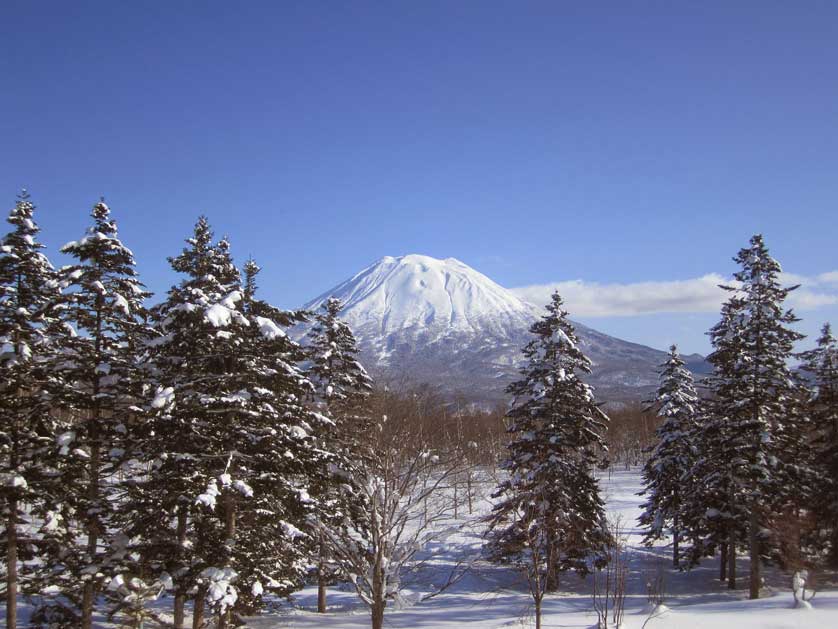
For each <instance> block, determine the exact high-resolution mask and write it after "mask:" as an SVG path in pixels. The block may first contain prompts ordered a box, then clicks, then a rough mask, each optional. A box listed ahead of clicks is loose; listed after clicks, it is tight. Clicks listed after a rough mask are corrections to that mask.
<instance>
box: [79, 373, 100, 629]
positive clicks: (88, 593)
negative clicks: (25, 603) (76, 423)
mask: <svg viewBox="0 0 838 629" xmlns="http://www.w3.org/2000/svg"><path fill="white" fill-rule="evenodd" d="M96 389H98V387H94V390H96ZM98 423H99V411H98V409H95V410H94V414H93V425H92V426H91V430H90V441H91V444H90V465H89V467H88V475H89V478H88V483H89V485H88V489H87V498H88V500H89V501H90V507H91V508H95V505H96V503H97V502H98V501H99V441H98V440H99V434H98V430H97V427H98ZM96 512H98V509H96ZM94 517H95V516H90V520H89V521H88V524H87V556H88V560H89V561H90V562H91V563H93V562H95V561H96V548H97V546H98V543H99V535H98V530H97V529H98V526H97V524H96V522H95V520H94ZM95 578H96V577H95V575H90V580H89V581H87V582H85V584H84V594H83V596H82V604H81V626H82V629H91V627H92V626H93V603H94V599H95V598H96V581H95Z"/></svg>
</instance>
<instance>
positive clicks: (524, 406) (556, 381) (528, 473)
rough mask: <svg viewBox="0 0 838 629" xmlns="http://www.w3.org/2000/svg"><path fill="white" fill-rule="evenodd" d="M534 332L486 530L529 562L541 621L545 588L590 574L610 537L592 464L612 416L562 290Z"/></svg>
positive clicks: (500, 551) (500, 548)
mask: <svg viewBox="0 0 838 629" xmlns="http://www.w3.org/2000/svg"><path fill="white" fill-rule="evenodd" d="M530 332H531V333H532V334H533V335H534V337H535V338H534V339H533V340H531V341H530V342H529V343H528V344H527V345H526V346H525V347H524V350H523V353H524V357H525V360H526V364H525V366H524V367H523V368H522V370H521V375H522V379H521V380H518V381H517V382H514V383H512V384H511V385H509V387H508V389H507V392H508V393H509V394H511V395H512V396H513V399H512V402H511V406H510V409H509V411H508V412H507V419H508V421H509V428H508V432H509V434H510V436H511V441H510V443H509V446H508V449H509V455H508V460H507V461H506V463H505V464H504V469H505V470H506V471H507V473H508V478H507V479H506V480H504V481H503V482H501V483H500V485H499V486H498V488H497V490H496V491H495V493H494V494H493V497H494V498H497V499H498V502H497V504H496V505H495V507H494V509H493V510H492V513H491V515H490V516H489V529H488V533H487V535H488V546H489V550H490V553H491V555H492V557H493V558H494V559H496V560H498V561H511V562H514V563H517V564H518V565H521V566H522V567H524V569H525V570H526V572H527V574H528V578H529V582H530V586H531V592H532V594H533V599H534V602H535V606H536V625H537V626H539V625H540V618H541V614H540V608H541V600H542V597H543V594H544V592H545V590H546V589H548V588H550V589H552V588H554V587H555V585H556V583H557V575H558V572H561V571H565V570H570V569H572V570H575V571H576V572H578V573H579V574H582V575H584V574H586V573H587V571H588V569H589V561H590V560H591V559H592V558H593V559H594V562H595V563H596V562H601V561H602V560H603V558H604V555H605V551H606V547H607V544H608V541H609V536H608V533H607V528H606V524H605V512H604V508H603V501H602V497H601V495H600V491H599V485H598V482H597V480H596V479H595V478H594V474H593V468H594V465H595V463H596V460H597V456H598V454H599V453H600V451H602V450H603V449H604V444H603V441H602V433H603V431H604V430H605V427H606V423H607V417H606V415H605V414H604V413H603V412H602V410H601V409H600V408H599V406H598V405H597V403H596V401H595V400H594V395H593V391H592V389H591V387H590V386H588V385H587V384H585V383H584V382H582V380H581V378H580V376H581V375H582V374H587V373H590V371H591V362H590V360H589V359H588V358H587V357H586V356H585V355H584V354H583V353H582V351H581V350H580V349H579V347H578V340H577V338H576V334H575V332H574V329H573V326H572V325H571V323H570V322H569V321H568V319H567V312H566V311H565V310H564V309H563V308H562V300H561V298H560V297H559V295H558V293H554V294H553V297H552V301H551V302H550V303H549V304H548V305H547V313H546V314H545V315H544V317H542V318H541V319H540V320H539V321H537V322H536V323H534V324H533V326H532V327H531V328H530Z"/></svg>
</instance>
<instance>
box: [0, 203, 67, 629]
mask: <svg viewBox="0 0 838 629" xmlns="http://www.w3.org/2000/svg"><path fill="white" fill-rule="evenodd" d="M34 212H35V206H34V205H33V204H32V202H31V201H30V200H29V195H28V194H27V193H26V191H25V190H24V191H23V192H22V193H21V194H20V196H19V197H18V201H17V203H16V204H15V207H14V208H13V209H12V210H11V212H10V213H9V217H8V219H7V220H8V222H9V223H10V224H11V225H12V231H10V232H9V233H8V234H6V236H4V237H3V240H2V241H0V347H2V349H0V418H1V419H0V500H2V502H0V514H2V518H3V520H2V521H3V524H2V527H3V542H4V543H3V545H4V548H5V551H6V562H5V564H3V568H4V570H5V575H4V576H5V578H4V580H3V581H4V584H5V588H4V589H5V592H4V594H5V598H6V627H8V628H9V629H14V627H16V626H17V625H16V623H17V593H18V590H19V583H18V576H19V574H18V568H19V567H20V568H22V567H23V566H24V564H23V563H20V564H19V560H20V561H22V560H23V559H27V558H30V557H31V555H32V552H33V548H32V543H33V541H34V540H33V539H32V535H31V533H32V531H31V524H32V523H31V522H30V521H29V520H28V519H27V517H26V514H25V513H24V512H23V510H22V505H24V504H25V505H27V506H28V507H29V509H30V510H31V512H32V513H36V514H40V516H41V517H43V515H44V514H45V513H46V512H47V511H55V510H56V505H55V502H54V492H55V489H56V488H57V486H56V483H55V482H54V480H53V479H54V474H52V473H51V469H50V464H49V460H50V458H51V454H52V452H53V450H54V448H53V445H54V444H55V442H56V438H57V436H58V435H60V434H62V433H64V432H65V430H66V426H65V424H64V422H62V421H61V419H60V418H59V417H58V416H57V415H55V414H54V413H52V412H50V406H49V399H48V397H47V395H45V393H46V390H47V387H46V385H47V375H48V374H47V372H46V371H45V363H46V361H47V358H48V356H49V355H50V354H51V353H52V351H53V345H54V344H55V343H60V341H61V337H63V336H65V335H66V330H65V329H64V327H63V326H62V325H61V324H60V321H59V319H58V317H57V308H58V306H59V304H60V303H61V291H60V288H59V283H58V278H57V275H56V272H55V270H54V269H53V267H52V265H51V264H50V262H49V260H48V259H47V257H46V256H45V255H44V254H43V253H42V252H41V249H43V245H42V244H40V243H39V242H38V241H37V240H36V238H37V235H38V233H39V231H40V229H39V227H38V225H37V224H36V223H35V220H34ZM20 576H24V575H23V574H21V575H20ZM1 587H3V586H2V585H0V588H1Z"/></svg>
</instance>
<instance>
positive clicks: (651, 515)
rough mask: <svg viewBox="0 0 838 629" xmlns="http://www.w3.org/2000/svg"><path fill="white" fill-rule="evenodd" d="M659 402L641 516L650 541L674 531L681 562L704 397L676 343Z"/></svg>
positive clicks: (662, 376)
mask: <svg viewBox="0 0 838 629" xmlns="http://www.w3.org/2000/svg"><path fill="white" fill-rule="evenodd" d="M653 407H654V408H656V409H657V415H658V417H660V418H661V420H662V421H661V424H660V426H659V427H658V429H657V437H658V443H657V444H656V445H655V447H654V448H653V449H652V451H651V456H650V457H649V459H648V460H647V461H646V464H645V466H644V467H643V483H644V490H643V492H642V494H645V495H646V496H647V498H646V501H645V502H644V503H643V505H642V507H643V513H642V514H641V515H640V518H639V521H640V524H641V525H642V526H645V527H647V528H648V529H649V530H648V531H647V533H646V535H645V536H644V542H646V543H647V544H651V543H652V541H653V540H658V539H661V538H662V537H664V535H665V534H666V530H667V529H668V530H671V531H672V562H673V565H674V566H676V567H677V566H678V565H679V554H678V543H679V541H680V537H681V532H682V531H681V526H682V524H681V522H680V514H681V502H682V499H683V496H684V494H685V493H687V492H685V487H684V484H685V482H686V478H687V476H688V474H689V471H690V469H692V466H693V463H694V460H695V453H694V451H693V447H692V437H693V436H694V435H695V433H696V427H697V425H696V419H697V417H698V413H699V400H698V394H697V393H696V390H695V386H694V384H693V377H692V374H691V373H690V372H689V371H688V370H687V369H686V368H685V367H684V361H683V360H682V359H681V356H680V355H679V354H678V348H677V347H676V346H675V345H673V346H672V347H670V348H669V358H668V359H667V361H666V362H665V363H663V364H662V365H661V372H660V386H659V387H658V390H657V394H656V395H655V400H654V404H653ZM642 494H641V495H642Z"/></svg>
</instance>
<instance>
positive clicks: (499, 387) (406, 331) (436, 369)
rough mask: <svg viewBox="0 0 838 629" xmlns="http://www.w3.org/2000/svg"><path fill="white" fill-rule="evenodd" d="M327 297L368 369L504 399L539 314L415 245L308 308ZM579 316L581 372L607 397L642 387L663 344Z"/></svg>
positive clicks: (314, 304) (653, 377) (639, 392)
mask: <svg viewBox="0 0 838 629" xmlns="http://www.w3.org/2000/svg"><path fill="white" fill-rule="evenodd" d="M329 297H336V298H338V299H340V300H341V301H342V302H343V311H342V313H341V318H342V319H344V320H345V321H346V322H347V323H348V324H349V326H350V327H351V328H352V330H353V331H354V332H355V336H356V337H357V339H358V345H359V347H360V349H361V359H362V361H363V362H364V365H365V366H366V367H367V368H368V369H369V370H370V372H371V373H372V374H373V376H374V377H376V378H379V379H382V380H383V381H384V382H386V381H388V380H392V381H398V380H399V379H400V378H404V377H407V378H408V379H409V380H410V381H412V382H415V383H421V382H427V383H431V384H434V385H436V386H439V387H440V388H441V390H444V391H446V392H448V393H452V394H453V393H464V394H465V395H467V396H468V397H469V398H471V399H474V400H477V401H481V402H487V401H499V400H501V399H503V396H504V391H505V388H506V385H507V383H509V382H510V381H512V380H513V379H514V378H516V377H517V376H518V367H519V365H520V363H521V360H522V356H521V348H522V347H523V346H524V345H525V344H526V343H527V341H529V340H530V338H531V336H530V333H529V329H530V326H531V325H532V324H533V322H534V321H536V320H537V319H538V317H539V316H540V315H541V313H540V312H539V310H540V309H537V308H535V307H534V306H532V305H530V304H528V303H526V302H523V301H521V300H520V299H519V298H518V297H516V296H515V295H513V294H512V293H511V292H510V291H508V290H507V289H505V288H503V287H502V286H500V285H498V284H496V283H495V282H493V281H492V280H490V279H489V278H488V277H486V276H485V275H483V274H482V273H480V272H478V271H475V270H474V269H473V268H471V267H470V266H468V265H467V264H465V263H463V262H461V261H459V260H457V259H456V258H446V259H444V260H441V259H438V258H433V257H431V256H425V255H420V254H409V255H403V256H398V257H393V256H385V257H383V258H381V259H379V260H376V261H375V262H373V263H372V264H371V265H369V266H368V267H366V268H365V269H363V270H362V271H360V272H359V273H357V274H355V275H354V276H352V277H351V278H349V279H347V280H346V281H344V282H342V283H340V284H338V285H337V286H335V287H334V288H333V289H332V290H330V291H327V292H325V293H323V294H322V295H321V296H320V297H318V298H317V299H315V300H313V301H311V302H309V303H308V304H306V306H305V308H306V309H307V310H316V309H318V308H319V307H320V306H321V305H322V304H323V302H324V301H326V299H328V298H329ZM576 325H577V328H576V331H577V333H578V335H579V339H580V345H581V347H582V349H583V351H585V353H586V354H587V355H588V356H589V357H590V358H591V359H592V361H593V363H594V373H593V374H591V375H590V376H588V377H587V379H588V381H589V382H590V383H591V384H594V385H595V386H597V387H599V390H600V392H603V393H604V394H605V396H606V397H605V398H604V399H611V400H625V399H632V398H642V397H645V396H646V395H648V393H649V391H651V390H652V389H653V387H654V386H655V384H656V383H657V369H658V366H659V365H660V364H661V363H662V362H663V361H664V360H665V359H666V354H665V353H664V352H660V351H658V350H654V349H651V348H649V347H644V346H642V345H637V344H635V343H628V342H626V341H622V340H620V339H616V338H614V337H611V336H608V335H606V334H602V333H601V332H597V331H596V330H592V329H590V328H588V327H586V326H583V325H579V324H576ZM304 333H305V331H304V330H300V331H298V333H297V334H298V335H299V337H300V338H302V336H304ZM699 362H701V363H702V364H703V361H699ZM696 365H697V367H701V364H699V363H698V362H697V363H696ZM691 367H692V366H691ZM694 370H695V369H694Z"/></svg>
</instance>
